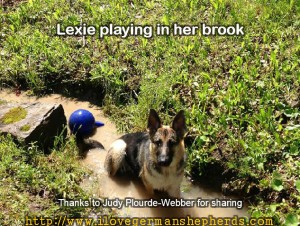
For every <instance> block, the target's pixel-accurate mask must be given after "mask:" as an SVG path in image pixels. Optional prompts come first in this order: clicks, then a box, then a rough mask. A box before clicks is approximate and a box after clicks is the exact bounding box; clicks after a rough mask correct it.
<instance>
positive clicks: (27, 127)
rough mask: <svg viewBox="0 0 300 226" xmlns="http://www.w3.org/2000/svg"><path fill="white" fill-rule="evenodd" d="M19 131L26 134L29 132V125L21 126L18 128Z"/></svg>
mask: <svg viewBox="0 0 300 226" xmlns="http://www.w3.org/2000/svg"><path fill="white" fill-rule="evenodd" d="M20 130H21V131H23V132H27V131H28V130H30V125H28V124H26V125H24V126H22V127H21V128H20Z"/></svg>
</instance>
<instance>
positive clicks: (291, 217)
mask: <svg viewBox="0 0 300 226" xmlns="http://www.w3.org/2000/svg"><path fill="white" fill-rule="evenodd" d="M284 225H285V226H298V225H299V219H298V217H297V215H296V214H291V213H290V214H288V215H287V217H286V219H285V224H284Z"/></svg>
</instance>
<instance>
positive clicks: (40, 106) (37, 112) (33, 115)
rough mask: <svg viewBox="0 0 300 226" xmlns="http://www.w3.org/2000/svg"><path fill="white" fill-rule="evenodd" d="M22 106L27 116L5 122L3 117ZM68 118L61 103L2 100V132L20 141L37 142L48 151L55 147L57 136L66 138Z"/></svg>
mask: <svg viewBox="0 0 300 226" xmlns="http://www.w3.org/2000/svg"><path fill="white" fill-rule="evenodd" d="M18 107H21V108H23V109H25V110H26V112H27V114H26V117H25V118H23V119H21V120H19V121H15V122H12V123H8V124H5V123H4V121H3V118H4V117H5V116H6V115H7V113H8V112H10V110H11V109H14V108H18ZM66 125H67V120H66V116H65V114H64V109H63V107H62V105H61V104H49V103H40V102H34V103H14V102H6V101H3V100H0V133H2V134H11V135H12V136H13V137H14V138H15V139H16V140H17V141H18V142H19V143H21V144H24V145H28V144H30V143H32V142H35V143H36V144H37V145H38V146H40V147H41V148H43V149H44V150H45V151H46V152H48V151H49V149H50V148H51V147H53V144H54V140H55V137H56V136H62V137H63V138H65V136H66V134H67V129H66Z"/></svg>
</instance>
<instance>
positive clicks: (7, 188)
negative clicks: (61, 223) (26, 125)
mask: <svg viewBox="0 0 300 226" xmlns="http://www.w3.org/2000/svg"><path fill="white" fill-rule="evenodd" d="M0 162H1V164H0V177H1V181H0V219H1V220H0V224H1V225H23V223H24V222H23V221H24V219H25V216H29V217H30V216H47V217H51V218H53V216H54V215H63V214H68V215H69V216H74V217H79V216H87V215H88V214H89V213H90V212H91V211H93V212H95V211H96V212H98V213H100V212H101V209H93V210H92V209H91V208H84V207H63V206H60V205H59V204H58V199H60V198H64V199H68V200H70V199H72V200H73V199H74V200H78V199H86V200H88V199H89V198H90V197H91V194H89V193H87V192H85V191H84V190H83V189H82V188H81V187H80V182H81V181H82V179H83V178H84V176H85V175H88V174H89V173H90V172H88V171H87V170H86V169H85V168H83V167H82V166H81V165H80V163H79V161H78V153H77V148H76V145H75V141H73V139H70V140H69V141H66V142H65V143H64V144H63V145H62V147H61V149H54V150H53V151H52V153H51V154H50V155H44V153H43V152H42V151H39V150H38V149H37V148H36V147H35V146H34V145H32V146H31V147H30V148H28V149H24V148H21V147H18V146H17V145H16V144H15V143H14V142H13V140H12V138H11V137H4V136H0Z"/></svg>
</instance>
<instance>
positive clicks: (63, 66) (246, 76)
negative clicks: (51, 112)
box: [0, 0, 300, 225]
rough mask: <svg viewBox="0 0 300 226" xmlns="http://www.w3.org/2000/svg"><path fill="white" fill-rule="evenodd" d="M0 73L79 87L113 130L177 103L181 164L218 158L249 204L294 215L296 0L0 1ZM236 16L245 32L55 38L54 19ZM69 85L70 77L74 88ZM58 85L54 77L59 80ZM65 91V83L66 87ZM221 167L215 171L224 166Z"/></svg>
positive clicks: (299, 77)
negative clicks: (96, 96) (182, 122)
mask: <svg viewBox="0 0 300 226" xmlns="http://www.w3.org/2000/svg"><path fill="white" fill-rule="evenodd" d="M0 14H1V18H2V21H1V22H2V23H1V25H0V26H1V34H2V35H1V38H0V39H1V42H0V80H1V84H7V85H9V86H12V87H19V86H21V88H26V89H30V90H32V92H34V93H35V94H37V95H39V94H42V93H44V92H45V91H47V92H52V91H53V90H54V91H55V90H56V91H57V90H58V89H57V88H56V87H58V86H60V87H65V88H66V89H67V88H68V87H73V86H76V87H82V86H86V87H88V88H89V90H93V92H94V93H97V92H98V93H101V95H105V98H104V99H103V102H102V101H100V100H99V104H104V109H105V110H106V113H107V114H109V115H110V116H111V117H112V118H113V119H114V120H115V121H116V122H117V124H118V125H119V127H120V129H121V130H123V131H137V130H143V129H144V128H145V119H146V117H147V114H148V109H149V108H155V109H157V110H158V111H159V112H160V114H161V115H163V118H164V120H165V122H166V123H168V122H170V121H171V118H172V117H173V116H174V115H175V113H176V112H177V111H178V110H179V109H185V110H186V114H187V119H188V124H189V129H190V132H189V134H188V137H187V144H188V145H187V148H188V151H189V162H188V174H190V175H192V176H194V177H195V178H196V179H197V180H201V178H206V177H207V176H209V175H210V174H209V172H211V170H212V169H214V167H215V168H218V169H220V172H221V173H222V175H223V177H224V178H223V181H222V187H223V190H224V191H229V192H239V193H240V194H242V195H243V196H245V197H247V198H248V199H249V200H251V203H252V205H251V207H250V209H251V215H252V216H256V217H263V216H270V217H273V218H274V220H275V222H276V224H277V225H297V224H298V222H299V217H298V216H299V215H300V212H299V210H300V206H299V205H300V204H299V202H300V194H299V193H300V188H299V181H300V178H299V174H300V159H299V158H300V157H299V156H300V151H299V140H300V139H299V138H300V132H299V127H300V126H299V119H300V118H299V115H300V112H299V106H300V103H299V99H298V96H299V90H300V86H299V81H300V73H299V71H300V70H299V64H300V59H299V55H300V38H299V28H300V16H299V15H300V6H299V3H298V1H293V0H284V1H268V2H266V1H264V0H258V1H242V0H236V1H233V0H203V1H199V0H184V1H180V2H174V1H170V0H163V1H135V0H133V1H125V0H123V1H115V0H112V1H110V2H109V3H107V2H106V1H88V0H77V1H57V0H48V1H40V0H35V1H31V0H30V1H28V2H22V3H18V4H17V5H15V6H9V7H4V8H2V9H0ZM81 21H83V22H85V23H87V24H90V25H95V26H100V25H106V24H108V23H113V24H115V25H128V24H130V23H131V22H132V23H134V24H141V25H153V26H155V25H156V24H157V23H160V24H166V25H172V24H173V23H175V22H176V23H178V24H189V25H199V24H200V23H203V22H204V23H206V24H211V25H213V24H222V25H231V24H236V23H240V24H242V25H243V26H244V27H245V35H244V36H239V37H236V36H230V37H229V36H226V37H220V36H209V37H204V36H201V35H200V34H197V35H196V36H188V37H178V36H176V37H175V36H161V37H157V36H155V37H153V38H151V39H145V38H142V37H129V38H126V39H120V38H118V37H113V36H110V37H105V38H104V39H102V40H99V39H98V38H97V37H87V38H82V37H58V36H56V35H55V29H56V24H57V23H61V24H62V26H67V25H78V24H80V23H81ZM73 89H74V88H73ZM60 90H61V88H60ZM69 90H70V89H69ZM224 171H225V173H224Z"/></svg>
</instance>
